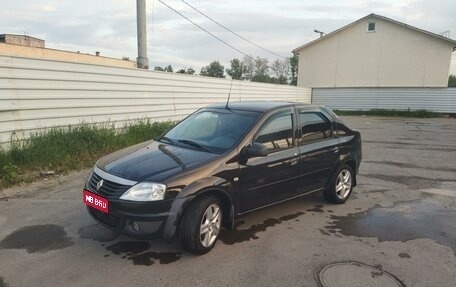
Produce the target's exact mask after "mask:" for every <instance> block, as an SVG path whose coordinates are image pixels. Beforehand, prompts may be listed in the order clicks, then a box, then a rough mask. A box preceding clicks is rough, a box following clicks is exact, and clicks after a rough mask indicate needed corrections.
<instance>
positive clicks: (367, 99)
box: [312, 88, 456, 113]
mask: <svg viewBox="0 0 456 287" xmlns="http://www.w3.org/2000/svg"><path fill="white" fill-rule="evenodd" d="M312 103H315V104H319V105H325V106H328V107H330V108H332V109H336V110H351V111H356V110H371V109H386V110H391V109H395V110H407V109H410V110H422V109H425V110H429V111H434V112H439V113H456V88H331V89H322V88H319V89H313V90H312Z"/></svg>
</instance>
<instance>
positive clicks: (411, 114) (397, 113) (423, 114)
mask: <svg viewBox="0 0 456 287" xmlns="http://www.w3.org/2000/svg"><path fill="white" fill-rule="evenodd" d="M334 112H335V113H336V114H337V115H339V116H361V115H363V116H364V115H365V116H388V117H408V118H441V117H444V114H440V113H435V112H431V111H428V110H410V109H409V110H383V109H372V110H369V111H361V110H358V111H341V110H334Z"/></svg>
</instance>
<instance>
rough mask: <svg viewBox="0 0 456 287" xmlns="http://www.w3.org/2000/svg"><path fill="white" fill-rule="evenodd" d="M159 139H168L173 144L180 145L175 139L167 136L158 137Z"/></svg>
mask: <svg viewBox="0 0 456 287" xmlns="http://www.w3.org/2000/svg"><path fill="white" fill-rule="evenodd" d="M158 141H166V142H169V143H170V144H172V145H176V146H177V145H178V144H177V143H176V141H175V140H174V139H172V138H169V137H166V136H162V137H161V138H159V139H158Z"/></svg>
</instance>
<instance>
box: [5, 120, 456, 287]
mask: <svg viewBox="0 0 456 287" xmlns="http://www.w3.org/2000/svg"><path fill="white" fill-rule="evenodd" d="M343 119H344V120H345V121H346V122H347V123H348V124H349V125H350V126H351V127H353V128H355V129H357V130H359V131H361V133H362V139H363V162H362V164H361V168H360V174H359V176H358V186H357V187H356V188H355V189H354V192H353V194H352V196H351V198H350V199H349V200H348V201H347V203H346V204H344V205H334V204H329V203H326V202H325V201H324V199H323V196H322V195H321V194H313V195H310V196H307V197H304V198H301V199H297V200H294V201H290V202H287V203H283V204H280V205H276V206H274V207H270V208H266V209H263V210H260V211H257V212H255V213H252V214H248V215H246V216H244V217H242V218H240V219H239V220H238V221H237V224H236V228H235V229H234V230H224V232H223V234H222V235H221V238H220V240H219V242H218V243H217V244H216V246H215V248H214V249H213V250H212V251H211V252H210V253H208V254H206V255H203V256H195V255H192V254H190V253H187V252H183V251H182V250H181V249H180V248H179V245H178V244H177V243H176V242H175V241H170V242H166V241H163V240H153V241H143V240H134V239H131V238H128V237H125V236H118V235H116V234H114V233H112V232H110V231H108V230H106V229H104V228H103V227H101V226H99V225H98V224H96V223H95V222H94V221H93V220H92V218H91V217H90V216H89V215H88V214H87V211H86V209H85V207H84V205H83V204H82V198H81V192H82V186H83V182H84V180H85V177H86V176H87V174H88V172H89V171H88V170H84V171H79V172H74V173H71V174H69V175H66V176H60V177H55V178H50V179H49V180H41V181H39V182H37V183H34V184H30V185H24V186H20V187H15V188H12V189H8V190H3V191H0V287H4V286H49V287H51V286H184V285H185V286H319V285H318V284H319V283H318V282H319V280H320V279H319V278H320V277H319V275H320V273H319V272H320V271H321V270H322V269H325V268H326V267H327V266H328V265H329V264H332V263H341V262H358V263H359V264H363V265H362V266H371V267H375V268H376V269H377V270H380V271H381V272H379V273H375V272H372V274H371V275H372V277H373V278H375V277H376V276H383V275H382V274H390V275H391V276H390V277H391V278H393V277H394V278H395V279H397V280H398V281H399V282H401V284H403V285H405V286H451V287H453V286H455V283H454V282H456V143H455V142H456V119H405V118H386V117H343ZM337 266H339V265H337ZM360 266H361V265H360ZM339 269H340V268H339ZM325 270H326V269H325ZM341 270H342V269H341ZM383 271H384V272H385V273H383ZM333 274H339V273H333ZM338 276H341V280H344V278H349V277H350V276H357V275H356V273H345V274H344V273H343V272H341V273H340V275H338ZM333 279H334V278H333ZM334 280H336V281H337V277H336V278H335V279H334Z"/></svg>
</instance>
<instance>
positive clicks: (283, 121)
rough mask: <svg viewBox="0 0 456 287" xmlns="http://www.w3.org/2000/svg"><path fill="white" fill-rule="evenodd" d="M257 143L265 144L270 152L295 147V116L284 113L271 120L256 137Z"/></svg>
mask: <svg viewBox="0 0 456 287" xmlns="http://www.w3.org/2000/svg"><path fill="white" fill-rule="evenodd" d="M255 142H258V143H261V144H264V145H265V146H266V147H267V148H268V149H269V151H270V152H275V151H279V150H284V149H287V148H290V147H292V146H293V114H292V113H282V114H279V115H276V116H273V117H272V118H270V119H269V120H268V121H267V122H266V123H265V124H264V125H263V127H262V128H261V130H260V132H259V133H258V135H257V136H256V139H255Z"/></svg>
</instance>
